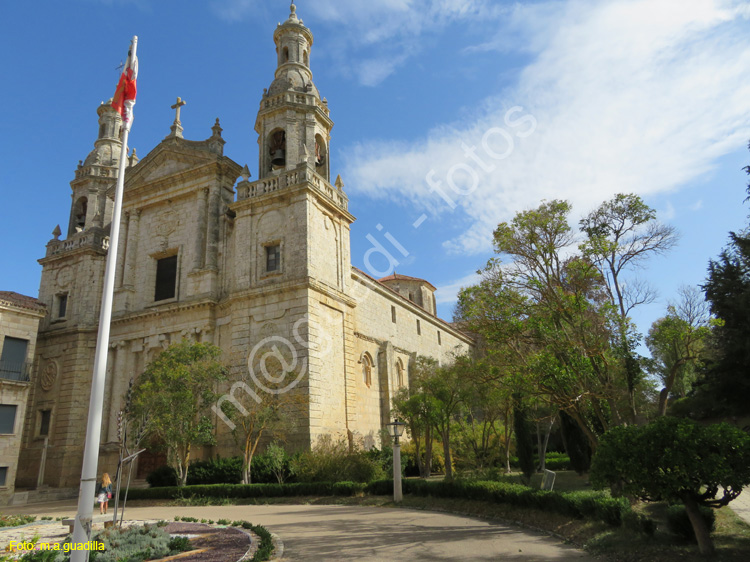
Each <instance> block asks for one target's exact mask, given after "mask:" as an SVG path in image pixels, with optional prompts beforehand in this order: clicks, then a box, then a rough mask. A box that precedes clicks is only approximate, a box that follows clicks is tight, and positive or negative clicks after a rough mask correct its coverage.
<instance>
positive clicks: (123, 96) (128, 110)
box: [112, 37, 138, 130]
mask: <svg viewBox="0 0 750 562" xmlns="http://www.w3.org/2000/svg"><path fill="white" fill-rule="evenodd" d="M137 43H138V38H137V37H133V41H131V43H130V50H129V51H128V61H127V62H126V63H125V68H123V69H122V75H121V76H120V81H119V82H118V83H117V90H115V97H114V98H112V107H114V108H115V109H116V110H117V111H118V112H119V113H120V115H121V116H122V122H123V125H124V126H125V128H126V129H127V130H130V125H131V124H132V122H133V106H134V105H135V94H136V86H135V81H136V79H137V78H138V57H137V56H136V54H135V52H136V45H137Z"/></svg>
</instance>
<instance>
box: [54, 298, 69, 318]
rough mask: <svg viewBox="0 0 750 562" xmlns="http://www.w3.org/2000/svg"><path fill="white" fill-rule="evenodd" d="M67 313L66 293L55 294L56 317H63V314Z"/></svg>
mask: <svg viewBox="0 0 750 562" xmlns="http://www.w3.org/2000/svg"><path fill="white" fill-rule="evenodd" d="M67 313H68V295H67V294H65V293H64V294H62V295H57V317H58V318H65V315H66V314H67Z"/></svg>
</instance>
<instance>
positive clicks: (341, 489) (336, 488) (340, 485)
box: [331, 482, 367, 496]
mask: <svg viewBox="0 0 750 562" xmlns="http://www.w3.org/2000/svg"><path fill="white" fill-rule="evenodd" d="M366 486H367V485H366V484H363V483H362V482H336V483H335V484H333V486H332V488H331V491H332V492H333V495H334V496H358V495H362V494H363V493H364V491H365V487H366Z"/></svg>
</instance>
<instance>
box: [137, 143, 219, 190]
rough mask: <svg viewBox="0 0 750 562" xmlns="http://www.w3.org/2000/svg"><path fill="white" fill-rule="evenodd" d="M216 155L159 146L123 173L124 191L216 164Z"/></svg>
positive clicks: (176, 146)
mask: <svg viewBox="0 0 750 562" xmlns="http://www.w3.org/2000/svg"><path fill="white" fill-rule="evenodd" d="M217 159H218V157H217V155H216V154H212V153H210V152H207V151H197V150H192V149H190V148H186V147H181V146H179V145H171V146H163V145H159V146H157V147H156V148H155V149H154V150H152V151H151V152H150V153H149V154H148V156H146V157H145V158H144V159H143V160H141V161H140V162H138V164H136V165H135V166H134V167H133V168H130V169H128V170H127V171H126V172H125V189H132V188H135V187H137V186H142V185H147V184H150V183H155V182H157V181H160V180H163V179H167V178H169V177H172V176H178V175H180V174H183V173H185V172H188V171H190V170H193V169H195V168H199V167H201V166H204V165H206V164H209V163H212V162H216V161H217Z"/></svg>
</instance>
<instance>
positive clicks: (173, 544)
mask: <svg viewBox="0 0 750 562" xmlns="http://www.w3.org/2000/svg"><path fill="white" fill-rule="evenodd" d="M167 548H169V552H170V553H175V554H177V553H178V552H186V551H188V550H192V549H193V547H192V546H191V545H190V539H189V538H187V537H179V536H178V537H172V539H171V540H170V541H169V542H168V543H167Z"/></svg>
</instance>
